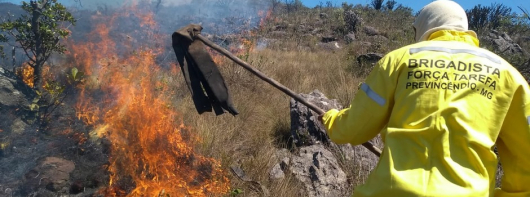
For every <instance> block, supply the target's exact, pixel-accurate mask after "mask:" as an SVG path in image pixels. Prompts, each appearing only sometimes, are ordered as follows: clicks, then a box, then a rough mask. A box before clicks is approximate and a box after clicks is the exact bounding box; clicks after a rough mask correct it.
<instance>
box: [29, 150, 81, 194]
mask: <svg viewBox="0 0 530 197" xmlns="http://www.w3.org/2000/svg"><path fill="white" fill-rule="evenodd" d="M74 169H75V164H74V162H72V161H68V160H65V159H62V158H57V157H46V158H44V159H42V160H41V161H40V162H39V163H38V164H37V166H36V167H35V168H33V169H32V170H30V171H29V172H28V173H26V175H25V177H26V183H25V184H24V186H25V187H26V192H29V191H37V190H39V189H43V188H45V189H47V190H49V191H53V192H56V191H60V192H63V193H67V192H68V190H69V189H70V173H71V172H72V171H74ZM28 190H29V191H28Z"/></svg>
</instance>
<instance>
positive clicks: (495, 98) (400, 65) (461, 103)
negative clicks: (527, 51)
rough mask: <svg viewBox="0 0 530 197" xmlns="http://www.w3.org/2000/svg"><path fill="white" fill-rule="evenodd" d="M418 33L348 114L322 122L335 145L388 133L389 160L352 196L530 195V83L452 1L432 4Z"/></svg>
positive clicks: (373, 76) (376, 73)
mask: <svg viewBox="0 0 530 197" xmlns="http://www.w3.org/2000/svg"><path fill="white" fill-rule="evenodd" d="M414 28H415V30H416V41H417V43H415V44H412V45H409V46H405V47H403V48H400V49H397V50H395V51H392V52H391V53H389V54H387V55H386V56H385V57H383V59H381V60H380V61H379V62H378V63H377V64H376V66H375V67H374V69H373V71H372V72H371V73H370V75H369V76H368V77H367V79H366V81H365V83H363V84H362V85H361V86H360V90H359V92H358V93H357V95H356V96H355V98H354V100H353V101H352V102H351V104H350V106H349V107H348V108H346V109H344V110H341V111H338V110H330V111H328V112H326V113H325V114H323V116H321V118H322V122H323V124H324V125H325V127H326V129H327V132H328V135H329V137H330V138H331V140H332V141H334V142H336V143H350V144H353V145H358V144H361V143H364V142H366V141H368V140H370V139H372V138H373V137H375V136H376V135H377V134H381V137H382V140H383V142H384V144H385V147H384V149H383V153H382V155H381V158H380V161H379V163H378V165H377V167H376V168H375V169H374V170H373V171H372V173H371V174H370V176H369V178H368V179H367V180H366V183H365V184H364V185H362V186H359V187H357V188H355V191H354V194H353V196H399V197H402V196H465V197H468V196H499V197H500V196H521V197H522V196H530V126H529V124H530V89H529V86H528V83H527V82H526V81H525V79H524V78H523V77H522V76H521V74H520V73H519V72H518V71H517V70H516V69H515V68H513V67H512V66H511V65H510V64H509V63H508V62H506V61H505V60H503V59H502V58H501V57H499V56H497V55H495V54H494V53H491V52H490V51H487V50H485V49H482V48H479V41H478V39H477V35H476V34H475V32H473V31H469V30H468V21H467V17H466V13H465V11H464V10H463V9H462V7H460V5H458V4H457V3H455V2H453V1H448V0H438V1H434V2H432V3H430V4H428V5H426V6H425V7H424V8H423V9H422V10H421V11H420V13H419V15H418V16H417V17H416V20H415V22H414ZM495 145H496V146H497V149H498V153H499V157H500V161H501V164H502V166H503V168H504V177H503V178H502V186H501V188H495V171H496V169H497V155H496V154H495V153H494V146H495Z"/></svg>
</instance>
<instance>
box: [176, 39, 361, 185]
mask: <svg viewBox="0 0 530 197" xmlns="http://www.w3.org/2000/svg"><path fill="white" fill-rule="evenodd" d="M346 55H347V51H336V52H327V51H320V52H306V51H281V50H271V49H265V50H261V51H254V52H251V53H250V54H249V58H248V62H249V63H250V64H251V65H252V66H253V67H255V68H257V69H259V70H260V71H262V72H263V73H265V74H266V75H268V76H269V77H271V78H273V79H275V80H277V81H278V82H280V83H282V84H284V85H285V86H287V87H289V88H291V89H292V90H293V91H295V92H298V93H309V92H311V91H313V90H314V89H318V90H320V91H322V92H323V93H324V94H326V95H327V96H328V97H329V98H336V99H338V100H339V101H340V102H341V103H342V104H347V103H349V101H350V99H352V98H353V95H354V94H355V92H356V90H357V87H358V84H359V83H360V82H361V81H362V79H361V78H359V77H356V76H355V75H354V74H353V73H352V72H350V71H349V70H348V69H347V65H349V64H348V63H347V61H349V60H348V59H347V58H346ZM219 67H220V70H221V72H222V74H223V76H224V78H225V81H226V82H227V85H228V87H229V91H230V93H231V95H232V98H233V100H234V103H235V106H236V108H237V109H238V110H239V112H240V114H239V115H238V116H235V117H234V116H231V115H230V114H225V115H222V116H215V115H214V114H213V113H205V114H203V115H198V114H197V112H196V111H195V108H194V106H193V102H192V100H191V98H190V95H189V93H188V90H187V89H185V88H186V87H185V85H184V84H183V83H184V82H183V81H184V80H183V79H182V78H181V79H182V80H180V81H182V82H178V83H180V84H179V85H177V87H178V90H176V91H181V92H185V93H184V94H182V95H179V96H182V98H181V99H178V100H177V101H176V103H175V104H176V105H177V108H178V110H179V112H180V113H181V114H182V117H183V119H184V123H185V124H186V125H187V126H190V127H191V128H192V129H193V132H195V133H197V134H198V136H200V138H201V140H202V142H201V143H200V144H199V145H198V147H197V151H199V152H200V153H201V154H204V155H207V156H211V157H214V158H217V159H219V160H220V161H221V162H222V165H223V167H224V168H225V169H227V171H228V170H229V169H230V167H231V166H239V167H241V169H243V170H244V171H245V172H246V173H247V175H248V176H249V177H251V178H252V179H253V180H256V181H258V182H261V183H262V184H263V185H264V186H266V187H267V188H269V190H270V192H271V193H272V194H274V196H300V195H303V194H302V193H300V192H301V191H300V190H301V189H303V186H301V185H300V184H299V183H297V181H295V180H294V179H293V177H291V176H287V177H286V178H285V179H283V180H280V181H271V180H269V172H270V170H271V169H272V167H273V165H275V164H276V163H278V162H279V161H280V159H282V158H280V157H279V156H276V153H277V152H278V150H279V149H282V148H287V147H288V146H289V144H287V143H288V140H286V139H285V138H286V136H289V129H290V115H289V100H290V98H289V97H288V96H286V95H284V94H283V93H282V92H281V91H279V90H277V89H275V88H274V87H272V86H271V85H269V84H267V83H266V82H264V81H261V80H260V79H259V78H257V77H256V76H253V75H252V74H251V73H249V72H248V71H246V70H244V69H243V68H242V67H240V66H239V65H236V64H234V63H232V62H231V61H230V60H228V59H224V60H223V62H222V63H221V64H220V65H219ZM179 77H181V76H179ZM186 93H187V94H186ZM231 181H232V188H234V189H235V188H241V189H242V190H243V191H244V192H246V193H247V194H245V195H243V196H247V195H251V196H252V194H254V195H258V194H257V193H256V191H255V190H254V189H252V186H251V185H249V184H246V183H244V182H242V181H239V180H238V179H237V178H236V177H233V176H232V177H231Z"/></svg>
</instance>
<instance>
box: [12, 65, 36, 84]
mask: <svg viewBox="0 0 530 197" xmlns="http://www.w3.org/2000/svg"><path fill="white" fill-rule="evenodd" d="M34 72H35V70H34V69H33V67H31V66H30V65H29V64H28V63H24V64H22V66H21V67H20V68H18V69H17V70H16V74H17V76H19V77H20V78H22V81H24V83H25V84H26V85H28V86H29V87H31V88H33V86H34V85H35V84H34V82H33V80H34V78H33V76H34V75H33V73H34Z"/></svg>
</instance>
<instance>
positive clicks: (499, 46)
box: [483, 30, 525, 55]
mask: <svg viewBox="0 0 530 197" xmlns="http://www.w3.org/2000/svg"><path fill="white" fill-rule="evenodd" d="M483 40H484V41H485V42H486V43H489V44H491V45H492V46H493V47H494V49H493V51H494V52H496V53H500V54H506V55H513V54H524V53H525V52H524V50H523V48H521V46H519V44H517V43H516V42H515V41H513V40H512V39H511V38H510V36H509V35H508V34H506V33H503V32H499V31H497V30H491V32H490V33H489V34H488V35H487V36H486V37H485V38H483Z"/></svg>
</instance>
